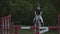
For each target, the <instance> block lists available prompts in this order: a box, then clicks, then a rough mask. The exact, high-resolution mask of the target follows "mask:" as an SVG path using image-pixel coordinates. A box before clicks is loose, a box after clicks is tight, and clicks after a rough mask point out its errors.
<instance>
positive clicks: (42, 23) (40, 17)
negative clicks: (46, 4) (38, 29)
mask: <svg viewBox="0 0 60 34" xmlns="http://www.w3.org/2000/svg"><path fill="white" fill-rule="evenodd" d="M39 19H40V20H41V26H44V22H43V18H42V16H41V15H39Z"/></svg>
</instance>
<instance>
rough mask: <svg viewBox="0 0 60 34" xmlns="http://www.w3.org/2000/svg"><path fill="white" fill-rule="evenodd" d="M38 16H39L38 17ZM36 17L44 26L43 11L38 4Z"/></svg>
mask: <svg viewBox="0 0 60 34" xmlns="http://www.w3.org/2000/svg"><path fill="white" fill-rule="evenodd" d="M36 15H37V16H36ZM35 16H36V17H37V18H39V19H40V20H41V26H43V25H44V23H43V18H42V10H41V8H40V4H38V5H37V6H36V9H35ZM33 21H35V18H34V20H33Z"/></svg>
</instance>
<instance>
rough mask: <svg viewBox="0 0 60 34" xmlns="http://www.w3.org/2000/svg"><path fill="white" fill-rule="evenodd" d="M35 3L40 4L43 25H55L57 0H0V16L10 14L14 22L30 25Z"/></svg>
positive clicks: (57, 7)
mask: <svg viewBox="0 0 60 34" xmlns="http://www.w3.org/2000/svg"><path fill="white" fill-rule="evenodd" d="M37 3H40V4H41V7H42V11H43V19H44V23H45V25H56V24H57V15H58V14H59V13H60V10H59V6H60V5H59V0H58V1H57V0H55V1H54V0H7V1H6V0H0V17H3V16H6V15H8V14H11V15H12V22H14V24H23V25H27V24H28V25H32V24H33V22H32V20H33V18H34V9H35V6H36V4H37ZM56 3H57V5H56Z"/></svg>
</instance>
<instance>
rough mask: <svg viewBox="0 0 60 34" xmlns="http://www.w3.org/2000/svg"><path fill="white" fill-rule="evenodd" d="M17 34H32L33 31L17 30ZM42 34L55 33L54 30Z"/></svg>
mask: <svg viewBox="0 0 60 34" xmlns="http://www.w3.org/2000/svg"><path fill="white" fill-rule="evenodd" d="M18 34H33V31H32V30H19V31H18ZM43 34H57V31H56V30H54V31H48V32H46V33H43Z"/></svg>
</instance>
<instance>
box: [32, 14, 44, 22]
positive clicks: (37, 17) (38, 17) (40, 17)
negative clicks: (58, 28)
mask: <svg viewBox="0 0 60 34" xmlns="http://www.w3.org/2000/svg"><path fill="white" fill-rule="evenodd" d="M38 19H40V20H41V22H42V23H43V18H42V16H40V15H38V16H35V18H34V19H33V21H35V20H38Z"/></svg>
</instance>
